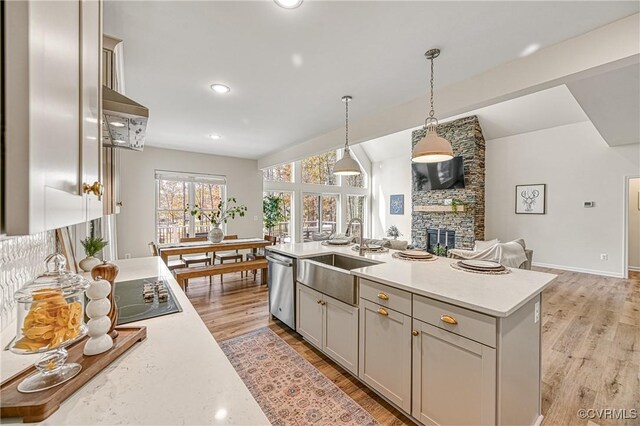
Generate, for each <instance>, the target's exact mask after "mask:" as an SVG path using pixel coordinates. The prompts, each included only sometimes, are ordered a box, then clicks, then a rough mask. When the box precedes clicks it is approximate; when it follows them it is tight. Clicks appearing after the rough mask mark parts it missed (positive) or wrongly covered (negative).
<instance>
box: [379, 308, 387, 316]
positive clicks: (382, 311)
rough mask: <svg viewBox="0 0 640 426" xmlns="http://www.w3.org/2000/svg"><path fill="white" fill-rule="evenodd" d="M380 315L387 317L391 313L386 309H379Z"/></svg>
mask: <svg viewBox="0 0 640 426" xmlns="http://www.w3.org/2000/svg"><path fill="white" fill-rule="evenodd" d="M378 313H379V314H380V315H384V316H385V317H386V316H388V315H389V312H387V310H386V309H385V308H378Z"/></svg>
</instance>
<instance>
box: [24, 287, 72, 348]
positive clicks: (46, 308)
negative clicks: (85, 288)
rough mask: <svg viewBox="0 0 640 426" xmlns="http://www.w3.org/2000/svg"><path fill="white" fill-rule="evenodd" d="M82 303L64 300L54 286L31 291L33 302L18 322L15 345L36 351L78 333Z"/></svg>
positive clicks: (57, 344)
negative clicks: (18, 327)
mask: <svg viewBox="0 0 640 426" xmlns="http://www.w3.org/2000/svg"><path fill="white" fill-rule="evenodd" d="M81 323H82V304H81V303H80V302H71V303H67V302H66V301H65V300H64V297H63V294H62V292H61V291H60V290H58V289H51V288H49V289H41V290H38V291H37V292H34V293H33V303H32V304H31V307H30V308H29V312H28V313H27V316H26V317H25V319H24V323H23V324H22V336H23V337H22V338H21V339H20V340H18V341H17V342H16V344H15V345H14V346H15V347H16V348H18V349H25V350H30V351H36V350H39V349H42V348H51V349H53V348H57V347H58V346H60V344H62V343H63V342H66V341H67V340H71V339H73V338H75V337H77V336H78V335H79V334H80V325H81Z"/></svg>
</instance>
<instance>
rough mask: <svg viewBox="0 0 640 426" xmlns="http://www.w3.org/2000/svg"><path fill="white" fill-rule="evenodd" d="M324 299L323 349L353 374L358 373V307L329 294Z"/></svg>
mask: <svg viewBox="0 0 640 426" xmlns="http://www.w3.org/2000/svg"><path fill="white" fill-rule="evenodd" d="M323 301H324V305H323V307H324V336H323V341H322V349H323V351H324V352H325V353H326V354H327V355H329V356H330V357H331V358H333V359H334V360H335V361H336V362H337V363H338V364H340V365H342V366H343V367H344V368H346V369H347V370H349V371H351V372H352V373H353V374H356V375H357V374H358V308H357V307H355V306H351V305H347V304H346V303H343V302H340V301H339V300H336V299H333V298H332V297H329V296H323Z"/></svg>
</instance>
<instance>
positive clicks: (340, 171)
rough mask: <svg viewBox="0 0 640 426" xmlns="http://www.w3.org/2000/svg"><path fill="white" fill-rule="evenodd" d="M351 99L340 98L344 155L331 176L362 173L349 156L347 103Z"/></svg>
mask: <svg viewBox="0 0 640 426" xmlns="http://www.w3.org/2000/svg"><path fill="white" fill-rule="evenodd" d="M351 99H353V98H352V97H351V96H343V97H342V102H344V108H345V120H344V121H345V141H344V154H343V155H342V158H341V159H340V160H338V161H337V162H336V164H335V165H334V166H333V174H334V175H339V176H356V175H359V174H360V173H362V171H361V170H360V164H358V162H357V161H356V160H355V159H354V158H353V157H352V156H351V151H350V150H349V101H351Z"/></svg>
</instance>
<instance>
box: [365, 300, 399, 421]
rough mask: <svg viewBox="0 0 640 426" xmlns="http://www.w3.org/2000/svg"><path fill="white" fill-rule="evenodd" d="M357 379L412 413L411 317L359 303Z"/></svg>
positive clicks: (374, 304)
mask: <svg viewBox="0 0 640 426" xmlns="http://www.w3.org/2000/svg"><path fill="white" fill-rule="evenodd" d="M358 375H359V377H360V379H361V380H362V381H363V382H365V383H366V384H367V385H368V386H370V387H371V388H372V389H374V390H375V391H377V392H379V393H380V394H381V395H382V396H384V397H385V398H387V399H388V400H389V401H391V402H392V403H394V404H395V405H397V406H398V407H400V408H401V409H403V410H404V411H405V412H407V413H410V412H411V317H410V316H409V315H405V314H403V313H400V312H396V311H394V310H392V309H390V308H386V307H383V306H381V305H378V304H376V303H373V302H370V301H368V300H366V299H362V298H361V299H360V366H359V374H358Z"/></svg>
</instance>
